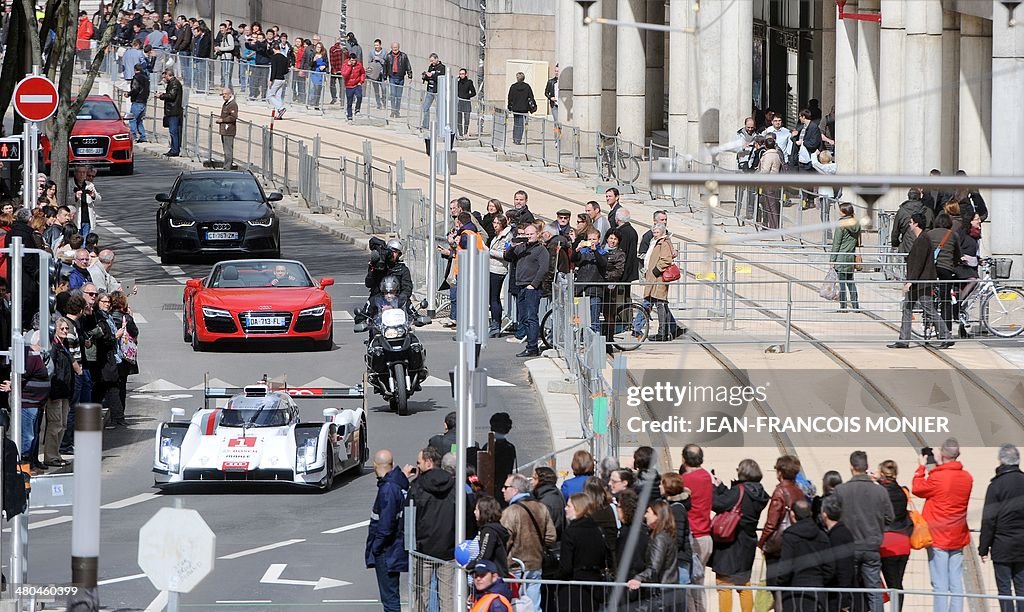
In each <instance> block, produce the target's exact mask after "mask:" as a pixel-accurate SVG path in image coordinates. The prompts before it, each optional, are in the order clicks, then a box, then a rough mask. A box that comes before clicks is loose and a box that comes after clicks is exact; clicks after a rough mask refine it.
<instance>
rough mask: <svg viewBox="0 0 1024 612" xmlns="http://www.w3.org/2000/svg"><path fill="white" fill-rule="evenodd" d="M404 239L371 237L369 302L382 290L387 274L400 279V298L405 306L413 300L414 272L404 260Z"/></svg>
mask: <svg viewBox="0 0 1024 612" xmlns="http://www.w3.org/2000/svg"><path fill="white" fill-rule="evenodd" d="M403 248H404V247H403V246H402V241H401V240H398V239H397V238H392V239H391V240H389V241H387V242H384V241H383V240H381V239H380V238H377V237H373V238H370V263H369V266H368V270H367V271H366V281H365V285H366V288H367V289H369V290H370V298H369V300H368V301H369V302H371V303H372V302H373V300H374V298H376V297H377V294H379V293H380V292H381V289H380V286H381V281H382V280H384V277H385V276H394V277H395V278H397V279H398V284H399V289H398V300H399V303H400V304H402V305H403V306H405V305H408V304H409V303H410V300H412V273H411V272H410V271H409V267H408V266H406V265H405V262H404V261H402V250H403Z"/></svg>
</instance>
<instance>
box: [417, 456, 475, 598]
mask: <svg viewBox="0 0 1024 612" xmlns="http://www.w3.org/2000/svg"><path fill="white" fill-rule="evenodd" d="M440 466H441V455H439V454H438V452H437V450H436V449H434V448H433V447H430V446H428V447H426V448H424V449H422V450H420V452H419V455H418V456H417V457H416V467H413V466H411V465H406V466H405V467H404V468H402V471H403V472H404V473H405V475H406V477H407V478H410V479H411V478H413V477H414V476H415V480H412V484H410V485H409V499H410V500H411V501H412V503H413V505H414V506H415V507H416V552H419V553H422V554H424V555H427V556H430V557H434V558H435V559H441V560H443V561H450V560H452V559H454V558H455V495H456V489H457V487H456V486H455V477H454V476H453V475H452V474H449V473H448V472H446V471H444V470H442V469H441V467H440ZM466 536H467V537H469V534H468V533H467V534H466ZM415 572H416V578H415V580H416V584H429V585H430V587H429V590H428V589H419V590H418V591H417V593H416V598H417V605H416V609H417V610H425V609H427V604H428V602H431V601H432V602H435V605H432V606H431V607H430V609H433V610H452V609H453V604H452V601H451V598H452V593H451V584H452V580H453V579H454V573H455V572H454V569H453V566H452V565H451V564H447V563H446V564H440V565H438V566H436V567H432V566H431V564H428V563H425V562H424V561H423V560H421V559H416V569H415ZM438 606H439V607H438Z"/></svg>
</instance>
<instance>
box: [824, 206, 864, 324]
mask: <svg viewBox="0 0 1024 612" xmlns="http://www.w3.org/2000/svg"><path fill="white" fill-rule="evenodd" d="M859 244H860V224H859V223H857V218H856V217H855V216H854V214H853V204H850V203H849V202H843V203H842V204H840V205H839V227H837V228H836V230H835V231H834V232H833V233H832V252H831V253H830V254H829V256H828V260H829V262H831V263H832V265H833V267H834V268H835V271H836V274H838V275H839V312H847V310H848V308H849V309H852V310H860V303H859V300H858V297H857V285H856V284H854V282H853V273H854V272H856V271H857V270H859V269H860V262H859V261H858V260H859V259H860V255H858V254H857V245H859Z"/></svg>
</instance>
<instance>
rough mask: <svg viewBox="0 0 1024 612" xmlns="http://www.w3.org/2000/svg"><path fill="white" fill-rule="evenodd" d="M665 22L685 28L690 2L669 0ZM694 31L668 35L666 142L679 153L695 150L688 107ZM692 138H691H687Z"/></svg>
mask: <svg viewBox="0 0 1024 612" xmlns="http://www.w3.org/2000/svg"><path fill="white" fill-rule="evenodd" d="M668 8H669V25H671V26H672V27H673V28H688V27H689V26H690V25H691V23H692V22H691V17H692V15H693V11H692V3H691V2H689V1H688V0H671V3H670V4H669V7H668ZM695 46H696V45H695V40H694V34H690V33H684V32H672V33H671V34H669V36H668V71H669V72H668V76H669V80H668V144H669V146H671V147H675V150H676V153H677V154H680V155H685V154H687V153H688V154H690V155H696V154H697V148H696V145H697V139H696V132H693V136H694V137H693V138H692V139H691V138H690V137H689V136H690V131H689V125H690V121H691V118H690V116H689V115H690V109H691V107H692V106H693V103H692V100H693V98H694V93H695V91H694V89H693V85H694V84H695V83H696V80H695V79H694V78H693V77H692V76H691V75H693V74H694V73H695V72H696V69H695V68H694V66H693V58H694V55H693V52H692V51H693V49H694V47H695ZM691 140H692V142H691Z"/></svg>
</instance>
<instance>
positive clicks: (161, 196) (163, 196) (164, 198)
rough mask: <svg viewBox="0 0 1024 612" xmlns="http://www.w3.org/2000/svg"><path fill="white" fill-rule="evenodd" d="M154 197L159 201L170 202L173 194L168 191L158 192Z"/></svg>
mask: <svg viewBox="0 0 1024 612" xmlns="http://www.w3.org/2000/svg"><path fill="white" fill-rule="evenodd" d="M154 198H155V199H156V201H157V202H170V201H171V196H169V195H168V194H166V193H158V194H156V196H154Z"/></svg>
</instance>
